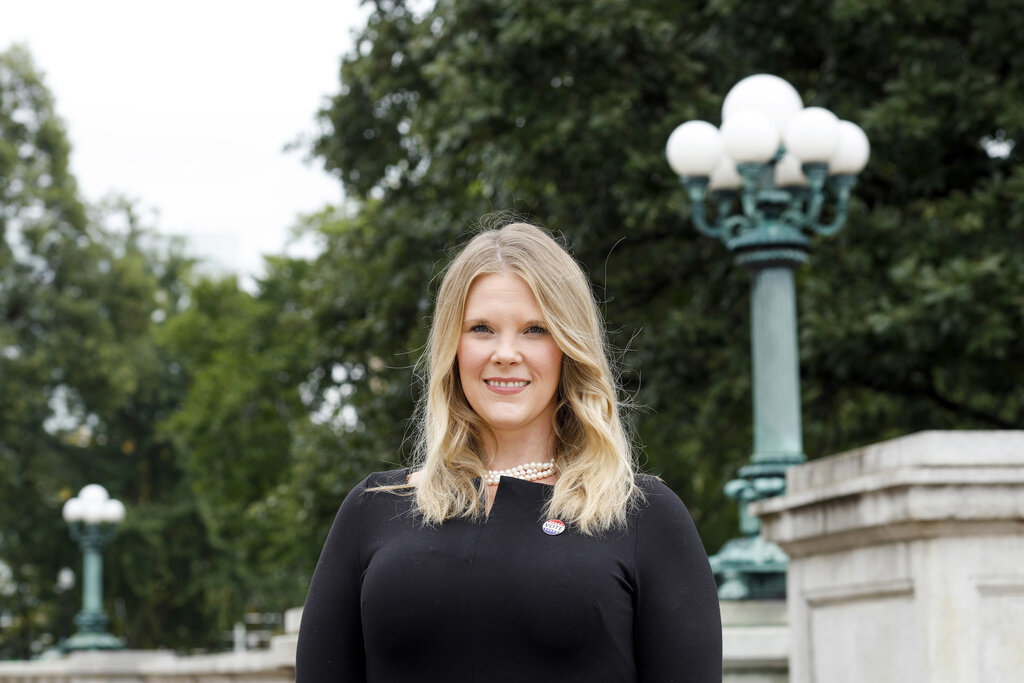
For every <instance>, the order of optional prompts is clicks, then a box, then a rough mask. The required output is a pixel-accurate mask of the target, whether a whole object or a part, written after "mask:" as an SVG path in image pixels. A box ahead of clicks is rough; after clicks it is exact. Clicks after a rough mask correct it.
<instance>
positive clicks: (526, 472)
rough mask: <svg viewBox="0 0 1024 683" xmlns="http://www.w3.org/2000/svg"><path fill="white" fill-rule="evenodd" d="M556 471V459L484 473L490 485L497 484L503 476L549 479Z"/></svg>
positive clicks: (485, 479)
mask: <svg viewBox="0 0 1024 683" xmlns="http://www.w3.org/2000/svg"><path fill="white" fill-rule="evenodd" d="M554 473H555V461H554V459H551V460H548V461H547V462H527V463H523V464H522V465H516V466H515V467H509V468H508V469H507V470H487V474H485V475H484V483H485V484H487V485H488V486H497V484H498V482H499V481H501V478H502V477H514V478H516V479H525V480H526V481H535V480H537V479H547V478H548V477H550V476H551V475H553V474H554Z"/></svg>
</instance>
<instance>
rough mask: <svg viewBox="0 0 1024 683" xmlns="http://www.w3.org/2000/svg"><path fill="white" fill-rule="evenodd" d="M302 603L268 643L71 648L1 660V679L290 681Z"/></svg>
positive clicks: (34, 682)
mask: <svg viewBox="0 0 1024 683" xmlns="http://www.w3.org/2000/svg"><path fill="white" fill-rule="evenodd" d="M301 615H302V608H296V609H292V610H288V612H286V613H285V618H284V623H285V633H284V635H280V636H275V637H274V638H272V639H271V641H270V647H269V648H267V649H263V650H244V651H239V652H223V653H217V654H204V655H186V656H182V655H176V654H174V653H173V652H167V651H161V650H122V651H114V652H102V651H94V652H73V653H71V654H69V655H68V656H66V657H62V658H60V659H52V660H38V661H31V662H0V683H185V682H186V681H187V682H188V683H229V682H233V681H238V682H241V681H245V682H246V683H256V682H259V683H290V682H291V681H294V680H295V644H296V641H297V639H298V632H299V619H300V617H301Z"/></svg>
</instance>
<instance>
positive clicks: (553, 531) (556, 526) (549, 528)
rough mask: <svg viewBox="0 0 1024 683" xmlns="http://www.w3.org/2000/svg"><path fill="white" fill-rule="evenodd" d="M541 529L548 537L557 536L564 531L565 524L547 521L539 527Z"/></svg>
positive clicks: (552, 520) (551, 520)
mask: <svg viewBox="0 0 1024 683" xmlns="http://www.w3.org/2000/svg"><path fill="white" fill-rule="evenodd" d="M541 529H543V530H544V533H546V534H547V535H548V536H557V535H558V534H560V533H562V532H563V531H565V522H563V521H562V520H560V519H549V520H548V521H546V522H544V525H543V526H541Z"/></svg>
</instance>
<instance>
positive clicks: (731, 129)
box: [722, 109, 779, 164]
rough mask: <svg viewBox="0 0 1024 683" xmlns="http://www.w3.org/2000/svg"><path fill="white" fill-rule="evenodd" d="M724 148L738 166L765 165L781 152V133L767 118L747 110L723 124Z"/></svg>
mask: <svg viewBox="0 0 1024 683" xmlns="http://www.w3.org/2000/svg"><path fill="white" fill-rule="evenodd" d="M722 146H723V147H724V148H725V153H726V154H728V155H729V157H730V158H731V159H732V160H733V161H735V162H736V163H737V164H741V163H744V162H760V163H764V162H766V161H769V160H770V159H771V158H772V157H774V156H775V153H776V152H778V151H779V131H778V129H776V127H775V124H774V123H772V121H771V119H769V118H768V117H767V116H765V115H764V114H762V113H760V112H756V111H753V110H750V109H747V110H745V111H741V112H737V113H735V114H733V115H732V116H730V117H729V119H728V120H727V121H726V122H725V123H723V124H722Z"/></svg>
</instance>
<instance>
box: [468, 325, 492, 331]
mask: <svg viewBox="0 0 1024 683" xmlns="http://www.w3.org/2000/svg"><path fill="white" fill-rule="evenodd" d="M469 331H470V332H490V331H491V328H489V327H487V325H473V327H471V328H469Z"/></svg>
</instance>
